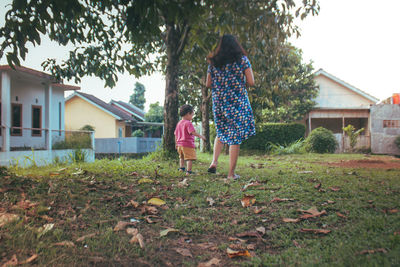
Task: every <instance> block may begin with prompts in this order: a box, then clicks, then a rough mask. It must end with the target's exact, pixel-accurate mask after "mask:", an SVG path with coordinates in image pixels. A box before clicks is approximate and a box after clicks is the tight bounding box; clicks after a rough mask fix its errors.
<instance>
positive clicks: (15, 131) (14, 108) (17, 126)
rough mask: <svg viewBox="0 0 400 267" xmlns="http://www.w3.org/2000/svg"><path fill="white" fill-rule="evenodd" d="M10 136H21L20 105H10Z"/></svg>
mask: <svg viewBox="0 0 400 267" xmlns="http://www.w3.org/2000/svg"><path fill="white" fill-rule="evenodd" d="M11 127H12V128H11V135H16V136H22V104H11Z"/></svg>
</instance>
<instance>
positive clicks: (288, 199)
mask: <svg viewBox="0 0 400 267" xmlns="http://www.w3.org/2000/svg"><path fill="white" fill-rule="evenodd" d="M294 200H295V199H294V198H279V197H275V198H273V199H272V200H271V201H270V202H271V203H272V202H284V201H294Z"/></svg>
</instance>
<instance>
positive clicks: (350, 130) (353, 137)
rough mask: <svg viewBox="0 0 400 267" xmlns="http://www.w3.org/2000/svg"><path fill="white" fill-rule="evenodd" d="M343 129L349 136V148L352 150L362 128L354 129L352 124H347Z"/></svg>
mask: <svg viewBox="0 0 400 267" xmlns="http://www.w3.org/2000/svg"><path fill="white" fill-rule="evenodd" d="M343 131H344V132H345V133H346V134H347V136H348V137H349V139H350V147H351V150H352V151H354V148H355V147H356V145H357V138H358V136H359V135H360V134H361V133H362V132H363V131H364V128H361V129H358V130H357V131H356V128H354V126H353V125H351V124H349V125H347V126H346V127H343Z"/></svg>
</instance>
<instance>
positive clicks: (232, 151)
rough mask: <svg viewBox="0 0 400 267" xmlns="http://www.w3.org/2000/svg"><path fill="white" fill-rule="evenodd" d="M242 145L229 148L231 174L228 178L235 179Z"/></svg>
mask: <svg viewBox="0 0 400 267" xmlns="http://www.w3.org/2000/svg"><path fill="white" fill-rule="evenodd" d="M239 151H240V145H231V146H229V172H228V178H234V176H235V169H236V163H237V159H238V157H239Z"/></svg>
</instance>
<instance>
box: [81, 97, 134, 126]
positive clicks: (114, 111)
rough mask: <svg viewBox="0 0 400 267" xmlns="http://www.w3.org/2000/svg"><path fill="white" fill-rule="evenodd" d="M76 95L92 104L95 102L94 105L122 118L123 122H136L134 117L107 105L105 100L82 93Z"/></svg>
mask: <svg viewBox="0 0 400 267" xmlns="http://www.w3.org/2000/svg"><path fill="white" fill-rule="evenodd" d="M75 94H77V95H81V96H83V97H84V98H86V99H88V100H90V101H91V102H93V103H94V104H96V105H98V106H100V107H102V108H103V109H105V110H107V111H109V112H111V113H112V114H114V115H115V116H118V117H120V118H121V119H122V120H127V121H136V120H135V119H134V118H133V117H131V116H129V115H128V114H126V113H125V112H123V111H121V110H119V109H117V108H115V107H113V106H112V105H110V104H107V103H106V102H104V101H103V100H101V99H99V98H97V97H95V96H94V95H90V94H85V93H82V92H75Z"/></svg>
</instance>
